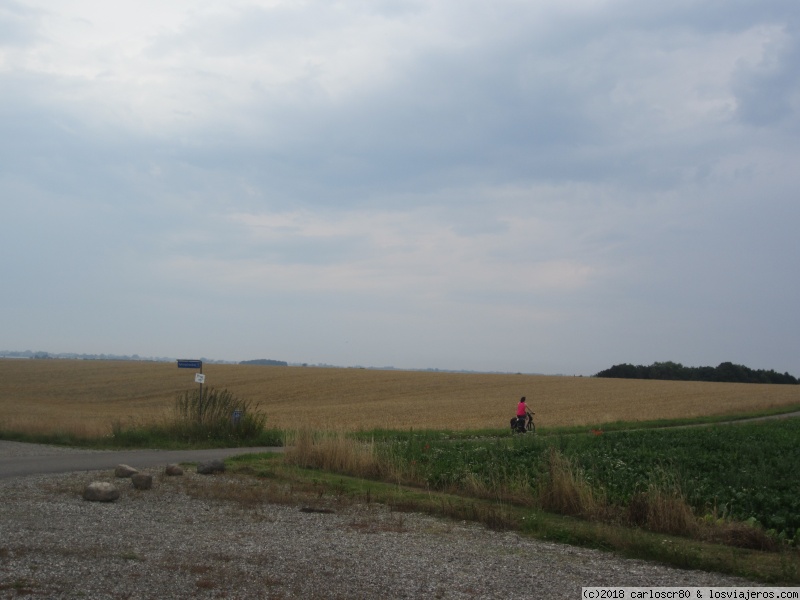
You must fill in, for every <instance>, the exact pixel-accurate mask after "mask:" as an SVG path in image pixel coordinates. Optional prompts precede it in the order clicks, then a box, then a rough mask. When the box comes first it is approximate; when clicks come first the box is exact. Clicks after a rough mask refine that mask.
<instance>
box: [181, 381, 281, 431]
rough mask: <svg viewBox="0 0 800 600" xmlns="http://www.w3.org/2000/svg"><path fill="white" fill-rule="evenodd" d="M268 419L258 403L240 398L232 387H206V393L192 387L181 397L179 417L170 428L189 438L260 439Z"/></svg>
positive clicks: (204, 389)
mask: <svg viewBox="0 0 800 600" xmlns="http://www.w3.org/2000/svg"><path fill="white" fill-rule="evenodd" d="M234 413H238V418H235V417H234ZM266 421H267V417H266V415H264V414H263V413H261V412H259V410H258V405H256V404H253V403H252V402H250V401H248V400H242V399H240V398H236V397H235V396H234V395H233V394H232V393H231V392H229V391H228V390H221V391H220V390H216V389H214V388H212V387H205V388H203V389H202V392H201V391H200V390H192V391H187V392H184V393H183V394H180V395H179V396H178V397H177V399H176V401H175V419H174V421H173V422H172V423H171V424H170V425H169V426H168V429H169V430H170V433H171V434H173V435H175V436H178V437H179V438H181V439H183V440H185V441H199V440H203V439H215V440H244V439H255V438H258V437H259V436H260V435H261V433H262V432H263V431H264V427H265V425H266Z"/></svg>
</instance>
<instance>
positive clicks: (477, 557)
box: [0, 468, 753, 600]
mask: <svg viewBox="0 0 800 600" xmlns="http://www.w3.org/2000/svg"><path fill="white" fill-rule="evenodd" d="M153 473H154V484H153V489H152V490H151V491H150V492H148V493H146V494H142V493H139V492H137V491H136V490H134V489H133V488H132V487H123V488H121V489H120V497H119V499H118V500H117V501H116V502H114V503H111V504H101V503H94V502H85V501H83V499H82V497H81V492H82V490H83V489H84V488H85V486H86V484H87V482H89V481H97V480H106V481H111V480H113V471H108V472H88V473H86V472H84V473H72V474H67V475H50V476H31V477H25V478H16V479H6V480H0V598H16V597H17V596H18V595H20V594H27V595H29V596H30V597H37V598H38V597H42V598H52V599H59V598H76V597H85V598H137V599H150V598H152V599H162V598H236V599H248V598H254V599H255V598H259V599H263V598H267V599H269V598H274V599H279V598H300V597H302V598H307V599H312V600H313V599H319V598H342V599H345V598H347V599H350V598H381V599H384V598H441V599H467V598H473V599H474V598H481V599H484V598H486V599H492V598H498V599H503V600H510V599H515V598H555V599H559V598H563V599H570V600H572V599H574V598H579V597H580V588H581V586H605V585H638V586H678V585H681V586H701V585H702V586H737V585H740V586H741V585H753V584H752V583H751V582H747V581H744V580H741V579H736V578H732V577H727V576H723V575H717V574H710V573H704V572H699V571H681V570H677V569H672V568H668V567H663V566H659V565H654V564H649V563H645V562H641V561H636V560H625V559H620V558H617V557H615V556H613V555H610V554H605V553H602V552H598V551H593V550H586V549H582V548H574V547H571V546H566V545H562V544H555V543H547V542H541V541H536V540H532V539H528V538H525V537H523V536H520V535H517V534H515V533H508V532H495V531H489V530H487V529H484V528H483V527H480V526H478V525H474V524H469V523H463V522H452V521H447V520H440V519H436V518H432V517H428V516H425V515H418V514H403V513H393V512H391V511H389V510H387V509H386V508H385V507H383V506H380V505H374V504H370V505H340V504H337V502H336V501H335V499H327V500H325V499H322V501H320V502H323V501H324V506H323V505H321V504H320V505H316V506H317V507H318V508H325V509H326V510H301V508H303V507H305V506H307V504H298V505H285V504H271V503H269V502H266V501H264V500H263V497H262V496H259V495H258V493H257V492H258V490H257V489H256V488H257V486H260V485H267V483H265V482H254V481H253V480H250V479H239V478H236V477H232V476H230V475H217V476H215V477H213V478H210V477H204V476H202V475H197V474H196V473H187V474H186V475H184V476H183V477H167V476H166V475H165V474H164V473H163V468H162V469H158V470H154V471H153ZM231 492H233V494H232V496H231V495H230V494H231ZM226 494H228V495H227V496H226ZM221 497H234V498H236V501H233V500H226V499H220V498H221ZM307 501H308V499H306V500H305V501H304V502H307Z"/></svg>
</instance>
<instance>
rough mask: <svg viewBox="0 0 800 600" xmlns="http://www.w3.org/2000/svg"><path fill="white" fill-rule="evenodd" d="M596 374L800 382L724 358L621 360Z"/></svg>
mask: <svg viewBox="0 0 800 600" xmlns="http://www.w3.org/2000/svg"><path fill="white" fill-rule="evenodd" d="M595 377H613V378H619V379H662V380H679V381H721V382H729V383H781V384H790V385H797V384H798V380H797V378H795V377H793V376H792V375H789V373H784V374H783V375H781V374H780V373H777V372H776V371H775V370H773V369H770V370H769V371H765V370H753V369H749V368H747V367H745V366H744V365H737V364H734V363H732V362H724V363H720V364H719V365H717V367H684V366H683V365H682V364H681V363H676V362H672V361H666V362H654V363H653V364H652V365H650V366H649V367H645V366H643V365H636V366H634V365H631V364H627V363H624V364H619V365H614V366H613V367H611V368H609V369H606V370H605V371H600V372H599V373H597V374H596V375H595Z"/></svg>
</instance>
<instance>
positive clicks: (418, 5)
mask: <svg viewBox="0 0 800 600" xmlns="http://www.w3.org/2000/svg"><path fill="white" fill-rule="evenodd" d="M799 73H800V3H798V2H797V0H671V1H670V2H643V1H641V0H560V1H559V2H538V1H534V0H492V1H491V2H489V1H480V2H478V1H473V0H343V1H341V2H333V1H329V0H307V1H288V0H287V1H281V0H272V1H259V0H249V1H238V0H227V1H225V2H219V1H214V2H211V1H206V0H170V1H169V2H163V1H161V0H158V1H156V0H137V1H136V2H132V1H120V2H107V1H100V0H0V206H1V207H2V213H1V215H0V251H2V257H3V259H2V263H0V265H2V266H0V281H2V304H1V305H0V306H2V323H3V325H2V331H0V350H26V349H30V350H45V351H49V352H78V353H117V354H134V353H137V354H140V355H142V356H174V357H178V356H180V357H186V358H189V357H200V356H204V357H208V358H214V359H225V360H245V359H253V358H273V359H278V360H286V361H289V362H308V363H330V364H337V365H363V366H389V365H391V366H395V367H398V368H418V367H421V368H425V367H436V368H442V369H475V370H499V371H512V372H513V371H522V372H529V373H530V372H535V373H548V374H555V373H563V374H570V375H571V374H583V375H591V374H594V373H596V372H597V371H599V370H602V369H605V368H607V367H610V366H611V365H613V364H618V363H623V362H628V363H634V364H650V363H652V362H654V361H666V360H672V361H676V362H681V363H683V364H684V365H687V366H701V365H709V366H716V365H717V364H719V363H720V362H724V361H732V362H735V363H739V364H744V365H747V366H749V367H751V368H757V369H775V370H777V371H780V372H784V371H788V372H790V373H792V374H794V375H800V276H798V273H800V243H799V241H798V226H799V225H800V196H799V194H800V75H798V74H799Z"/></svg>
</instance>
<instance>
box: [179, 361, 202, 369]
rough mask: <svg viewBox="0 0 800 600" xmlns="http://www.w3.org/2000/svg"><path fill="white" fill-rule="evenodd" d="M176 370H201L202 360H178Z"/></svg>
mask: <svg viewBox="0 0 800 600" xmlns="http://www.w3.org/2000/svg"><path fill="white" fill-rule="evenodd" d="M178 368H179V369H202V368H203V361H202V360H181V359H179V360H178Z"/></svg>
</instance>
